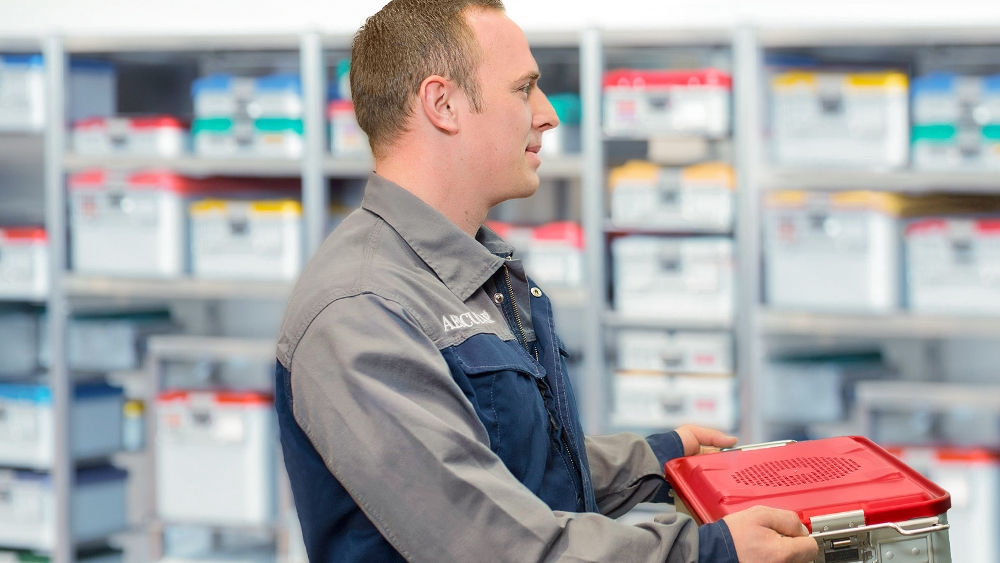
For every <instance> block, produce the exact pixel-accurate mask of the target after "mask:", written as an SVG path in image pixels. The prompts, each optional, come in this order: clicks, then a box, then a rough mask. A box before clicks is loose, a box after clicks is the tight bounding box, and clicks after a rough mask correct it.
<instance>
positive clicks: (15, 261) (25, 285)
mask: <svg viewBox="0 0 1000 563" xmlns="http://www.w3.org/2000/svg"><path fill="white" fill-rule="evenodd" d="M48 291H49V238H48V236H47V235H46V233H45V229H44V228H42V227H0V300H3V299H24V300H42V299H45V297H46V295H47V294H48Z"/></svg>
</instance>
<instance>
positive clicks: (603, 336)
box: [578, 28, 753, 432]
mask: <svg viewBox="0 0 1000 563" xmlns="http://www.w3.org/2000/svg"><path fill="white" fill-rule="evenodd" d="M720 46H725V47H728V48H729V50H730V53H731V59H732V61H733V65H734V75H735V76H734V94H733V95H734V96H736V91H737V89H738V88H740V80H742V79H743V76H742V75H743V73H744V71H743V70H742V69H740V68H739V66H738V65H739V60H738V59H739V57H740V55H739V53H738V50H739V49H740V48H741V45H740V44H739V42H738V37H737V36H736V35H735V34H734V30H732V29H729V28H706V29H684V30H670V32H669V33H665V32H663V31H660V30H634V31H629V32H617V31H605V30H600V29H596V28H592V29H586V30H584V32H583V34H582V37H581V61H582V63H581V64H582V69H581V95H582V98H583V122H582V129H583V155H584V167H583V177H582V182H583V190H584V195H585V197H584V202H583V206H584V212H583V225H584V230H585V236H586V241H585V245H586V257H587V261H586V268H587V279H588V280H589V284H590V293H591V295H593V296H594V303H593V304H592V306H591V307H589V308H588V310H587V312H586V318H585V321H586V324H585V326H584V332H585V337H586V342H587V353H586V356H585V358H584V362H585V365H586V369H585V373H584V379H583V389H582V390H581V391H580V392H579V393H578V396H579V397H580V403H581V409H580V410H581V414H582V416H583V419H584V423H585V430H586V431H588V432H607V431H609V430H613V429H615V428H618V429H623V430H627V428H623V427H617V426H614V425H612V423H611V420H610V413H609V411H610V410H611V401H610V400H609V397H611V396H612V393H613V390H612V382H613V380H612V378H613V369H612V366H610V364H609V359H610V358H609V353H608V341H609V339H608V335H609V333H610V332H612V331H614V330H617V329H619V328H646V329H678V330H681V329H684V330H693V331H718V330H721V331H726V332H730V333H732V334H733V337H734V341H735V342H736V343H737V344H736V348H737V354H738V359H737V365H738V366H741V365H742V362H743V358H742V356H741V354H743V346H744V344H743V343H744V342H749V341H750V339H747V338H746V336H747V335H748V334H749V333H747V332H746V331H747V330H749V329H750V328H751V325H749V324H747V322H748V318H747V317H746V316H745V315H744V311H745V310H747V309H748V307H745V306H744V301H743V299H744V298H745V295H747V293H746V292H743V291H740V292H739V294H738V295H737V296H736V297H735V300H736V309H737V313H736V314H735V316H734V320H733V321H732V322H715V321H703V320H698V319H693V320H677V321H665V320H663V319H659V318H651V317H637V316H632V315H628V316H626V315H622V314H620V313H617V312H615V311H614V310H612V309H611V308H610V307H609V306H608V303H607V302H606V298H605V297H604V296H605V295H607V283H608V282H607V280H608V272H609V271H610V264H609V263H608V256H607V254H606V252H607V245H608V238H607V237H608V236H609V235H614V234H622V233H629V234H657V235H682V234H694V235H726V236H732V237H733V239H734V248H737V249H739V250H742V249H743V245H744V241H743V240H742V239H743V238H744V234H746V233H748V232H753V231H746V230H745V226H746V224H742V225H741V223H743V222H744V220H745V217H744V214H743V213H742V212H741V211H737V215H738V216H737V217H736V218H735V219H734V225H735V226H734V228H733V229H724V230H719V231H715V230H700V231H698V232H694V233H681V232H671V231H665V230H663V229H654V228H631V227H627V226H621V225H614V224H612V223H611V222H610V221H609V219H608V209H607V205H606V203H605V199H604V198H605V193H606V189H607V188H606V186H607V184H606V181H607V180H606V178H607V172H608V170H607V169H606V160H607V157H608V152H609V151H608V150H607V148H606V146H605V145H606V144H608V143H616V142H625V143H629V142H635V141H637V140H638V141H642V140H646V139H648V137H639V136H635V135H608V134H606V133H605V131H604V127H603V117H602V111H603V109H602V108H603V103H602V99H603V88H602V84H603V76H604V72H605V65H606V54H607V51H608V50H609V49H639V50H643V49H654V50H657V49H665V50H669V49H671V48H695V49H697V48H712V47H720ZM736 99H737V100H738V98H736ZM734 107H737V106H736V102H735V101H734ZM735 111H736V115H737V117H736V118H734V126H733V130H732V134H731V135H730V136H728V137H726V138H725V139H710V141H711V142H716V143H724V144H727V145H729V146H730V147H731V151H732V154H733V162H734V168H736V169H737V190H736V192H737V197H738V198H743V197H745V196H744V195H743V193H742V191H743V190H744V189H745V188H746V187H747V186H746V185H745V178H744V177H743V176H742V175H741V174H742V172H740V167H742V166H744V164H745V163H746V162H747V161H748V159H746V158H745V156H743V155H742V154H741V152H740V151H741V150H743V149H745V148H747V145H746V143H743V142H742V141H741V135H743V132H744V131H746V130H747V129H746V128H745V125H744V124H743V123H742V122H741V121H740V117H738V115H739V112H741V111H742V107H738V108H737V109H736V110H735ZM736 209H739V207H736ZM750 225H752V223H750ZM741 260H742V258H741ZM740 275H741V271H740V270H737V271H734V277H739V276H740ZM752 302H753V301H750V302H747V303H752ZM738 370H739V371H740V372H741V375H740V381H741V385H740V386H741V387H748V385H747V383H746V382H745V379H744V378H745V377H746V374H745V373H743V372H744V368H742V367H739V368H738ZM748 398H749V396H745V397H741V399H740V401H741V403H743V402H744V401H745V400H746V399H748ZM741 410H742V411H746V410H747V409H746V408H745V406H744V407H743V408H741ZM739 425H740V428H741V432H743V428H744V427H745V426H744V424H743V422H742V421H740V423H739Z"/></svg>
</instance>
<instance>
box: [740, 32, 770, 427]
mask: <svg viewBox="0 0 1000 563" xmlns="http://www.w3.org/2000/svg"><path fill="white" fill-rule="evenodd" d="M733 55H734V65H733V70H734V72H733V97H734V100H733V109H734V110H735V118H734V120H733V140H734V145H735V151H734V159H735V164H736V202H737V206H736V209H737V214H736V230H735V233H736V238H737V242H736V244H737V257H738V263H737V269H736V272H737V284H736V286H737V296H736V305H737V315H736V326H735V327H734V328H735V330H736V335H735V336H736V338H735V341H736V365H737V368H738V373H739V376H740V378H739V383H740V386H739V388H740V400H739V405H740V425H739V428H740V439H741V441H742V442H744V443H752V442H759V441H762V440H764V439H765V438H764V427H763V424H764V421H763V419H762V417H761V413H760V408H759V405H760V401H758V400H757V396H756V391H757V389H758V388H759V387H760V386H761V382H760V378H761V377H762V371H763V351H762V347H763V345H764V340H763V335H762V334H761V332H760V330H759V326H758V320H757V313H758V310H759V309H760V299H761V297H760V296H761V280H760V276H761V269H760V266H761V241H760V232H761V221H760V189H759V186H760V177H761V173H760V168H761V166H762V160H761V159H762V151H761V150H760V147H761V145H762V143H763V139H762V131H763V127H762V124H761V118H760V116H761V115H762V114H763V111H764V109H765V108H764V100H763V98H762V95H761V92H762V91H763V90H762V84H761V78H762V77H763V76H764V66H763V62H762V58H763V56H762V53H761V48H760V44H759V42H758V40H757V33H756V30H755V29H754V28H753V27H752V26H750V25H741V26H738V27H737V28H736V29H735V30H734V36H733Z"/></svg>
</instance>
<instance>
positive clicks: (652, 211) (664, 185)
mask: <svg viewBox="0 0 1000 563" xmlns="http://www.w3.org/2000/svg"><path fill="white" fill-rule="evenodd" d="M735 187H736V179H735V175H734V173H733V169H732V166H730V165H728V164H725V163H722V162H712V163H704V164H697V165H693V166H688V167H684V168H663V167H660V166H657V165H656V164H653V163H651V162H644V161H637V160H635V161H629V162H627V163H625V164H624V165H622V166H619V167H617V168H615V169H613V170H612V171H611V174H610V177H609V179H608V189H609V190H610V192H611V221H612V222H613V223H614V224H615V226H616V227H621V228H629V227H634V228H650V229H663V230H666V229H670V230H677V231H698V230H711V231H725V230H729V229H732V226H733V208H734V199H735V197H734V194H733V191H734V189H735Z"/></svg>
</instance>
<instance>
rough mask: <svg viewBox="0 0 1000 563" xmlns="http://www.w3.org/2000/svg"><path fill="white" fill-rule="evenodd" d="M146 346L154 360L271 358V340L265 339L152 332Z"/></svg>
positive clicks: (267, 359)
mask: <svg viewBox="0 0 1000 563" xmlns="http://www.w3.org/2000/svg"><path fill="white" fill-rule="evenodd" d="M147 346H148V349H149V353H150V355H151V356H153V357H155V358H158V359H175V360H185V359H192V360H200V359H206V358H209V359H220V360H225V359H228V358H247V359H254V360H262V361H273V360H274V346H275V342H274V340H273V339H269V338H236V337H221V336H192V335H183V334H155V335H152V336H150V337H149V339H148V341H147Z"/></svg>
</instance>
